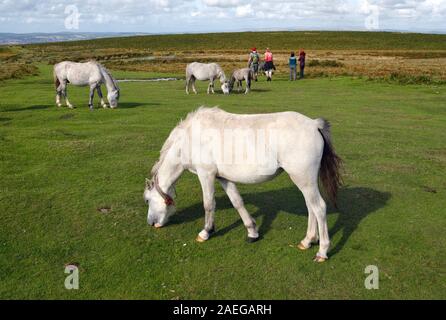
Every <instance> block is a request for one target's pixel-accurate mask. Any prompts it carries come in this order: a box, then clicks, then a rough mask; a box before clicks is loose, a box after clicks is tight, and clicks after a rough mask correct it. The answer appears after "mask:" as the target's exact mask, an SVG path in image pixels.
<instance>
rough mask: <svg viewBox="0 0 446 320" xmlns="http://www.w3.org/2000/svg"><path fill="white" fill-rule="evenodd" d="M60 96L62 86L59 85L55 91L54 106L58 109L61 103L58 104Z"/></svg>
mask: <svg viewBox="0 0 446 320" xmlns="http://www.w3.org/2000/svg"><path fill="white" fill-rule="evenodd" d="M61 95H62V86H61V85H59V87H58V88H57V90H56V105H57V106H58V107H62V103H60V97H61Z"/></svg>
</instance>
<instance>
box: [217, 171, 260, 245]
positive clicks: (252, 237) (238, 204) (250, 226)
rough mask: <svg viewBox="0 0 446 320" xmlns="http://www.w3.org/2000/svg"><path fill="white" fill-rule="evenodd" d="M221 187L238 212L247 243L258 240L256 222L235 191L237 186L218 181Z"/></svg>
mask: <svg viewBox="0 0 446 320" xmlns="http://www.w3.org/2000/svg"><path fill="white" fill-rule="evenodd" d="M218 180H219V182H220V184H221V186H222V187H223V189H224V190H225V192H226V194H227V195H228V197H229V200H231V203H232V205H233V206H234V208H235V209H236V210H237V211H238V213H239V215H240V218H242V221H243V224H244V225H245V227H246V229H247V231H248V242H255V241H257V240H258V239H259V232H258V230H257V225H256V221H255V220H254V218H253V217H251V215H250V214H249V212H248V210H246V208H245V204H244V202H243V199H242V197H241V196H240V193H239V191H238V189H237V186H236V185H235V183H234V182H231V181H228V180H225V179H218Z"/></svg>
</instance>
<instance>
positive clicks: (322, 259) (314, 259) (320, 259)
mask: <svg viewBox="0 0 446 320" xmlns="http://www.w3.org/2000/svg"><path fill="white" fill-rule="evenodd" d="M327 259H328V258H324V257H319V256H315V257H314V258H313V261H314V262H317V263H323V262H325V261H327Z"/></svg>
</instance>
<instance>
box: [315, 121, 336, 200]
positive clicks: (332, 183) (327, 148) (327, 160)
mask: <svg viewBox="0 0 446 320" xmlns="http://www.w3.org/2000/svg"><path fill="white" fill-rule="evenodd" d="M317 121H318V122H319V126H318V127H319V132H320V133H321V135H322V138H323V139H324V153H323V155H322V160H321V168H320V170H319V179H320V181H321V183H322V185H323V186H324V189H325V192H326V194H327V196H328V198H329V200H330V202H331V203H332V204H333V205H334V206H335V208H337V202H336V197H337V194H338V190H339V187H340V186H342V177H341V172H340V171H341V168H342V159H341V158H340V157H339V156H338V155H337V154H336V152H335V150H334V147H333V144H332V141H331V133H330V123H329V122H328V121H326V120H324V119H318V120H317Z"/></svg>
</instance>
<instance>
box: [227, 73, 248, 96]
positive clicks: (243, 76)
mask: <svg viewBox="0 0 446 320" xmlns="http://www.w3.org/2000/svg"><path fill="white" fill-rule="evenodd" d="M253 79H254V71H253V70H252V69H251V68H243V69H237V70H235V71H234V72H233V73H232V76H231V80H229V91H232V90H233V89H234V83H235V82H237V90H238V91H239V92H240V89H243V84H242V83H243V81H246V90H245V94H248V93H249V91H251V83H252V80H253Z"/></svg>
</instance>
